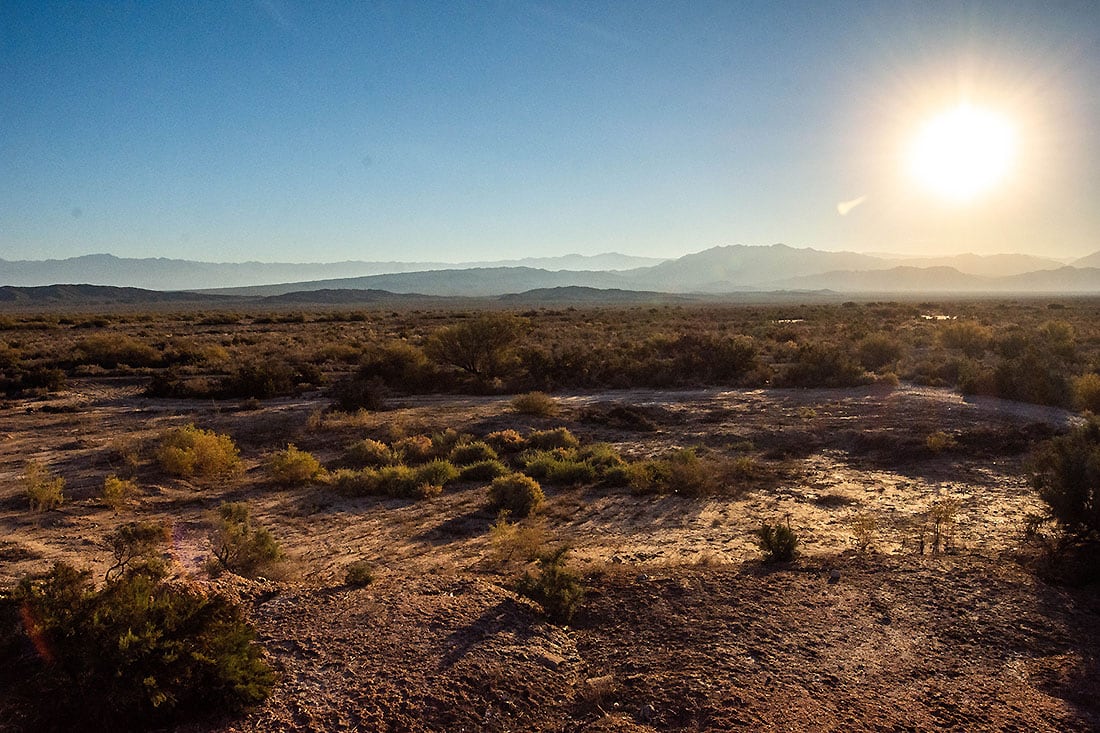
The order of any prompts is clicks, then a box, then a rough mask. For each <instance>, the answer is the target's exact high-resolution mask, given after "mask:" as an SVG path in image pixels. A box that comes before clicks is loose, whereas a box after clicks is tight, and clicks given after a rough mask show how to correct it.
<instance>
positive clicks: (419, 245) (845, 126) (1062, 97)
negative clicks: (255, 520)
mask: <svg viewBox="0 0 1100 733" xmlns="http://www.w3.org/2000/svg"><path fill="white" fill-rule="evenodd" d="M960 99H969V100H971V101H974V102H976V103H980V104H985V105H991V106H995V107H996V108H997V109H999V110H1002V111H1003V112H1004V113H1005V114H1007V115H1008V116H1009V118H1010V120H1011V121H1012V123H1013V124H1014V125H1015V127H1016V130H1017V138H1018V141H1019V147H1018V155H1017V158H1016V161H1015V163H1014V166H1013V169H1012V170H1011V171H1010V174H1009V176H1008V178H1006V179H1005V180H1004V181H1003V183H1002V184H1001V185H999V186H997V187H996V188H995V189H994V190H992V191H990V192H989V193H988V195H986V196H984V197H981V198H980V199H977V200H975V201H973V202H970V203H968V204H965V205H963V204H959V203H951V202H945V201H943V200H941V199H939V198H937V197H936V196H934V195H932V194H930V193H929V192H927V191H924V190H920V189H918V188H917V187H916V186H914V184H913V183H912V182H911V181H910V180H909V178H908V177H907V176H906V174H905V171H904V166H903V164H902V161H901V151H902V150H903V149H904V147H905V145H906V143H907V141H908V140H910V139H912V138H913V137H914V135H915V134H916V129H917V127H918V126H919V124H920V123H921V122H922V121H923V120H924V119H926V118H927V117H928V116H929V115H931V114H933V113H935V112H936V111H938V110H940V109H943V108H946V107H949V106H951V105H953V104H955V103H956V102H957V101H959V100H960ZM842 202H849V204H850V206H849V207H846V208H847V209H850V210H847V213H846V214H845V215H841V214H840V213H839V211H838V204H840V203H842ZM852 204H855V205H852ZM1098 234H1100V3H1098V2H1096V1H1095V0H1081V1H1078V2H1057V0H1051V1H1049V2H1042V3H1033V4H1032V3H1024V2H1011V1H1009V0H1003V1H998V2H987V3H975V2H934V1H932V0H922V1H921V2H914V3H908V2H902V1H901V0H882V1H881V2H825V1H821V0H815V1H814V2H809V1H798V2H786V3H784V2H734V1H733V0H728V1H726V2H716V3H710V2H702V1H701V0H697V1H691V2H688V1H683V2H660V3H657V2H642V1H641V0H639V2H628V1H626V0H624V1H622V2H610V3H600V2H543V1H541V0H538V1H536V0H526V1H525V0H498V1H495V2H494V1H491V0H490V1H486V2H440V3H432V2H407V3H404V2H402V3H397V2H393V3H391V2H365V1H364V2H346V3H329V2H314V1H313V0H308V1H307V0H302V1H298V0H256V1H249V0H222V1H219V2H157V1H153V0H150V1H143V2H96V1H95V0H89V1H87V2H73V3H55V2H46V1H45V0H31V1H29V2H17V1H16V0H0V258H4V259H44V258H60V257H69V256H74V255H79V254H88V253H94V252H109V253H112V254H116V255H119V256H127V257H182V258H187V259H199V260H212V261H244V260H262V261H290V262H304V261H338V260H344V259H362V260H391V259H397V260H443V261H463V260H466V261H469V260H480V259H501V258H513V257H522V256H546V255H558V254H565V253H571V252H578V253H582V254H595V253H599V252H607V251H618V252H623V253H628V254H637V255H650V256H661V257H676V256H679V255H682V254H685V253H688V252H695V251H699V250H702V249H706V248H708V247H712V246H715V245H720V244H772V243H775V242H784V243H786V244H789V245H791V246H796V247H815V248H818V249H831V250H838V249H848V250H856V251H868V252H906V253H913V254H941V253H951V252H957V251H973V252H978V253H992V252H1027V253H1033V254H1041V255H1052V256H1059V257H1072V256H1075V255H1078V256H1079V255H1085V254H1088V253H1090V252H1094V251H1096V250H1098V249H1100V236H1098Z"/></svg>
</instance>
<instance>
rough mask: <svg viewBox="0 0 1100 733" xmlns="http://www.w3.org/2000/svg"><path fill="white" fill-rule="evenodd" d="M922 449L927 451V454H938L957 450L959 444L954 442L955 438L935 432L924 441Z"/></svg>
mask: <svg viewBox="0 0 1100 733" xmlns="http://www.w3.org/2000/svg"><path fill="white" fill-rule="evenodd" d="M924 447H925V448H927V449H928V452H929V453H932V454H938V453H943V452H944V451H948V450H954V449H955V448H958V447H959V443H958V441H956V440H955V436H953V435H951V434H950V433H945V432H944V431H942V430H937V431H936V432H934V433H930V434H929V435H928V437H927V438H925V439H924Z"/></svg>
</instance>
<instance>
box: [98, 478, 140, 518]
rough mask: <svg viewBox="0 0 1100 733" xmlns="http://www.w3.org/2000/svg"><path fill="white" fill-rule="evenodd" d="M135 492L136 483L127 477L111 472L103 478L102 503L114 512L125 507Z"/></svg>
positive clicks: (136, 489)
mask: <svg viewBox="0 0 1100 733" xmlns="http://www.w3.org/2000/svg"><path fill="white" fill-rule="evenodd" d="M137 493H138V486H137V484H136V483H134V482H133V481H131V480H129V479H121V478H119V477H118V476H115V475H114V474H111V475H110V476H108V477H107V478H105V479H104V480H103V503H104V504H106V505H107V506H109V507H110V508H111V509H114V510H115V511H116V512H118V511H122V510H123V509H125V508H126V506H127V505H128V504H129V503H130V500H131V499H132V498H133V497H134V496H136V495H137Z"/></svg>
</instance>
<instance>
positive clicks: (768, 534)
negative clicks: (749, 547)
mask: <svg viewBox="0 0 1100 733" xmlns="http://www.w3.org/2000/svg"><path fill="white" fill-rule="evenodd" d="M756 539H757V545H758V546H759V547H760V550H761V551H762V552H763V553H764V560H765V561H767V562H786V561H787V560H793V559H794V556H795V555H796V554H797V553H798V537H797V535H795V533H794V530H792V529H791V526H790V522H789V521H788V522H787V523H786V524H783V523H779V522H777V523H776V524H768V523H767V522H762V523H761V524H760V529H758V530H756Z"/></svg>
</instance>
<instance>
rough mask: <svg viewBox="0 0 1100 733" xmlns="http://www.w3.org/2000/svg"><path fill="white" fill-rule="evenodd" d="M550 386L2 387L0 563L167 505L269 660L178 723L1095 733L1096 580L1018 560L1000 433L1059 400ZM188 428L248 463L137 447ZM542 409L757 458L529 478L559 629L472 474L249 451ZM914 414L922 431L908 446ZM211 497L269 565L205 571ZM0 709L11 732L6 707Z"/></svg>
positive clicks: (1034, 422)
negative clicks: (218, 436)
mask: <svg viewBox="0 0 1100 733" xmlns="http://www.w3.org/2000/svg"><path fill="white" fill-rule="evenodd" d="M556 398H557V400H558V403H559V405H560V408H561V409H560V412H559V414H558V415H556V416H554V417H532V416H529V415H524V414H519V413H517V412H515V411H513V410H512V409H511V408H510V398H509V397H497V396H493V397H462V396H430V397H429V396H425V397H408V398H394V399H392V400H391V404H390V406H389V407H390V409H386V410H381V411H376V412H371V413H362V414H359V415H342V414H338V413H336V414H334V413H326V412H324V408H325V407H326V406H327V404H328V402H327V400H326V399H325V398H324V397H322V396H321V395H320V394H319V393H307V394H305V395H302V396H298V397H292V398H285V399H275V400H268V401H264V402H263V403H260V404H259V405H258V406H257V405H256V404H255V403H254V404H250V405H241V404H239V403H237V402H229V401H226V402H212V401H209V400H207V401H201V400H199V401H188V400H165V399H152V398H148V397H144V396H142V394H141V388H140V386H139V385H138V384H137V382H136V381H135V382H127V381H126V380H113V379H88V380H74V381H73V382H72V383H71V384H70V385H69V388H68V389H67V390H65V391H63V392H59V393H55V394H52V395H50V396H49V397H48V398H34V399H30V398H27V399H11V400H8V401H7V402H5V403H4V404H3V407H2V410H0V419H2V422H0V438H2V442H0V487H2V489H0V490H2V492H3V493H2V494H0V528H2V534H0V561H2V562H0V583H2V584H5V585H6V584H9V583H11V582H12V581H14V580H15V579H17V578H18V577H20V576H21V575H23V574H25V573H28V572H34V571H40V570H44V569H46V568H47V567H49V565H50V564H51V563H52V562H53V561H55V560H67V561H69V562H72V563H74V564H76V565H79V566H83V567H90V568H92V569H93V570H95V571H96V572H98V573H100V574H102V572H103V571H104V570H105V569H106V567H107V566H108V564H109V560H110V553H109V551H108V550H107V548H106V545H105V542H104V538H105V536H106V534H107V533H108V532H109V531H110V530H111V529H112V528H114V527H117V526H118V525H119V524H120V523H122V522H125V521H131V520H134V519H152V518H161V519H164V520H167V521H168V522H170V524H171V527H172V538H173V540H172V556H173V559H174V561H175V567H176V569H177V573H178V574H179V575H181V576H183V577H186V578H190V579H191V580H192V581H193V582H197V583H203V584H211V585H213V586H215V587H217V588H219V589H220V590H221V591H223V592H226V593H230V594H233V595H235V596H237V597H239V598H240V599H241V600H242V601H243V602H244V603H245V605H246V607H247V609H248V614H249V616H250V618H251V619H252V621H253V622H254V623H255V625H256V627H257V629H258V631H259V634H260V641H261V643H262V644H263V646H264V647H265V649H266V650H267V654H268V657H269V660H270V662H271V663H272V665H273V666H274V667H275V669H276V670H277V671H278V673H279V682H278V684H277V687H276V689H275V692H274V694H273V696H272V697H271V699H270V700H268V702H267V703H265V704H264V705H262V706H261V707H259V708H256V709H254V710H252V711H250V712H248V713H246V714H245V715H244V716H242V717H239V718H237V719H233V720H224V721H212V722H211V721H207V722H205V723H202V724H195V725H192V726H190V727H188V728H186V730H196V731H197V730H226V731H229V730H236V731H252V730H301V731H307V730H347V731H354V730H358V731H373V730H393V731H402V730H446V731H460V730H468V731H474V730H517V731H518V730H592V731H636V730H637V731H642V730H723V729H733V730H739V729H744V730H837V731H852V730H884V731H910V730H914V731H915V730H928V731H932V730H959V731H972V730H1019V731H1088V730H1096V729H1100V694H1097V691H1098V690H1100V664H1098V656H1097V653H1098V651H1100V596H1098V594H1097V592H1096V589H1095V587H1092V588H1089V587H1085V588H1074V587H1070V586H1061V585H1052V584H1048V583H1046V582H1044V581H1043V580H1041V579H1040V578H1039V577H1038V576H1037V575H1036V573H1035V558H1034V553H1033V552H1032V551H1031V550H1029V548H1028V547H1026V546H1025V543H1024V541H1023V527H1024V520H1025V517H1026V516H1027V515H1028V514H1030V513H1034V512H1037V511H1039V510H1040V508H1041V505H1040V502H1039V500H1038V499H1037V497H1036V496H1035V495H1034V492H1033V491H1032V489H1031V488H1030V487H1029V484H1028V480H1027V475H1026V471H1025V470H1024V460H1025V458H1026V453H1027V451H1028V449H1029V448H1030V447H1031V446H1032V445H1033V444H1034V442H1035V441H1037V440H1041V439H1043V438H1045V437H1048V436H1050V435H1054V434H1056V433H1058V432H1060V431H1063V430H1064V429H1066V427H1068V426H1069V425H1070V424H1071V423H1072V421H1073V420H1074V419H1075V418H1074V416H1073V415H1072V414H1071V413H1069V412H1066V411H1063V410H1060V409H1057V408H1048V407H1038V406H1033V405H1024V404H1022V403H1015V402H1008V401H1003V400H998V399H995V398H963V397H961V396H959V395H958V394H957V393H955V392H953V391H949V390H945V389H933V388H924V387H912V386H905V385H903V386H901V387H898V388H890V387H888V386H881V385H880V386H869V387H858V388H846V389H807V390H782V389H768V390H740V391H728V390H694V391H646V390H632V391H609V392H599V393H572V394H559V395H556ZM186 423H195V424H196V425H198V426H200V427H203V428H211V429H215V430H217V431H219V432H224V433H228V434H229V435H231V436H232V437H233V438H234V440H235V441H236V442H237V444H238V445H239V446H240V448H241V455H242V458H243V460H244V463H245V465H246V471H245V472H244V474H243V475H241V476H239V477H235V478H232V479H227V480H217V481H204V482H194V483H193V482H189V481H185V480H181V479H174V478H170V477H168V476H166V475H165V474H163V473H162V472H160V471H159V470H158V469H157V468H156V467H155V466H153V465H152V462H151V461H150V460H149V459H148V455H149V446H150V445H152V444H153V442H154V441H155V439H156V436H157V435H159V434H160V433H161V432H162V431H163V430H165V429H166V428H168V427H170V426H176V425H183V424H186ZM557 426H565V427H568V428H569V430H570V431H572V432H573V433H574V434H576V435H577V436H578V437H579V438H581V439H582V441H584V442H595V441H603V442H608V443H611V444H612V445H614V446H615V447H616V448H618V449H619V450H620V451H621V452H622V453H623V454H624V455H625V456H628V457H632V458H640V457H644V456H648V455H659V454H661V453H662V452H664V451H667V450H668V449H669V448H671V447H677V446H679V447H697V449H698V451H699V452H700V454H701V455H705V456H716V457H729V458H733V457H739V456H745V457H750V458H751V459H752V463H753V465H754V466H755V467H756V469H758V470H756V471H755V472H754V473H753V475H752V476H749V477H747V478H746V479H745V480H744V482H743V485H734V486H730V487H729V488H728V490H727V491H724V492H722V493H720V494H716V495H712V496H708V497H701V498H700V497H684V496H680V495H677V494H665V495H635V494H633V493H631V492H630V491H629V490H628V489H609V488H593V487H581V488H569V489H560V488H554V487H545V488H546V489H547V499H548V500H547V503H546V506H545V508H544V510H543V511H542V513H541V515H540V518H539V519H536V520H529V522H528V526H529V527H530V528H531V531H532V533H533V534H534V535H537V536H540V537H541V539H542V541H543V542H544V543H545V544H546V545H547V546H551V545H556V544H559V543H568V544H569V545H570V546H571V547H572V548H573V550H572V554H571V564H572V566H573V567H574V568H575V569H577V570H578V571H579V572H580V573H582V574H583V575H584V577H585V582H586V585H587V587H588V588H589V591H588V595H587V596H586V598H585V600H584V602H583V604H582V605H581V607H580V610H579V611H578V613H577V615H576V616H575V617H574V619H573V621H572V623H571V624H570V625H568V626H558V625H553V624H550V623H549V622H547V621H546V620H544V619H543V618H542V616H541V615H540V613H539V609H538V608H537V606H535V605H534V604H533V603H532V602H530V601H528V600H527V599H524V598H522V597H520V596H517V594H516V593H515V592H514V590H513V584H514V581H515V578H516V576H517V574H518V573H520V572H522V570H523V567H524V565H523V562H522V561H520V560H517V559H516V558H514V557H513V558H509V557H506V556H505V555H506V553H505V552H503V550H502V548H501V547H500V546H499V545H498V544H495V543H494V540H493V539H492V534H491V533H490V531H489V528H490V525H491V524H492V522H493V521H494V515H493V513H492V512H491V511H490V510H489V509H488V507H487V500H486V489H485V484H484V483H483V482H482V483H478V482H460V483H457V484H453V485H451V486H448V488H447V489H446V490H445V491H444V492H443V494H442V495H440V496H437V497H434V498H432V499H428V500H421V501H411V500H398V499H386V498H375V497H365V498H349V497H346V496H342V495H340V494H337V493H335V492H334V491H333V490H332V489H331V488H330V487H327V486H324V485H309V486H305V487H297V488H287V487H285V486H280V485H278V484H276V483H274V482H273V481H272V480H271V479H269V478H268V477H267V474H266V472H265V469H264V462H265V459H266V456H267V455H268V454H270V453H271V452H272V451H274V450H277V449H280V448H283V447H285V446H286V444H287V443H288V442H293V443H295V444H297V445H298V447H300V448H302V449H305V450H308V451H311V452H313V453H314V455H316V456H317V457H318V458H319V459H321V461H322V462H324V463H327V464H330V465H335V464H337V463H338V462H339V461H340V456H341V455H342V454H343V452H344V450H345V449H346V447H347V446H348V445H349V444H350V443H351V442H353V441H355V440H357V439H361V438H363V437H368V436H369V437H378V438H389V437H395V436H400V435H409V434H418V433H430V432H433V431H438V430H442V429H444V428H454V429H456V430H459V431H462V432H466V433H470V434H473V435H475V436H482V435H485V434H487V433H489V432H492V431H495V430H501V429H507V428H513V429H516V430H518V431H519V432H520V433H524V434H526V433H527V432H529V431H531V430H533V429H545V428H552V427H557ZM937 433H940V434H942V435H943V436H946V437H947V438H948V440H946V441H941V442H939V443H936V442H935V441H929V436H930V435H933V434H937ZM135 456H136V457H137V464H136V468H135V469H134V470H135V471H136V473H135V478H136V480H137V481H138V483H139V485H140V486H141V487H142V496H141V497H140V498H139V499H138V500H137V501H136V502H135V503H134V504H133V506H132V508H130V509H127V510H124V511H122V512H118V513H116V512H113V511H112V510H110V509H108V508H107V507H105V506H104V505H103V504H102V502H101V501H100V499H99V493H100V489H101V487H102V485H103V480H104V477H105V476H106V475H108V474H110V473H112V472H114V471H118V470H120V468H121V463H122V462H123V461H126V460H130V461H131V462H132V461H133V460H134V457H135ZM127 457H128V458H127ZM31 459H34V460H38V461H39V462H41V463H43V464H45V465H47V466H48V467H49V468H50V470H52V471H54V472H55V473H57V474H58V475H60V476H63V477H64V478H65V480H66V493H67V501H66V503H65V504H64V505H63V506H61V507H60V508H59V509H57V510H53V511H49V512H46V513H44V514H32V513H30V512H28V511H27V502H26V499H25V497H24V496H23V495H22V492H21V489H20V488H19V482H18V477H19V475H20V474H21V472H22V471H23V467H24V465H25V463H26V461H28V460H31ZM226 499H232V500H235V501H247V502H248V503H249V504H250V505H251V506H252V508H253V511H254V513H255V515H256V517H257V518H258V519H259V520H260V521H261V522H262V523H263V524H264V525H265V526H267V527H268V528H269V529H270V530H271V531H272V533H273V534H274V535H275V537H276V538H277V540H278V541H279V542H280V543H281V545H282V546H283V548H284V549H285V550H286V551H287V553H288V555H289V556H290V561H289V563H288V564H287V567H286V568H285V572H283V573H282V574H281V576H280V577H279V578H277V579H257V580H245V579H243V578H238V577H236V576H233V575H223V576H221V577H220V578H218V579H216V580H211V579H209V578H208V577H207V574H206V573H205V571H204V570H203V565H204V562H205V560H206V558H207V557H208V556H209V553H210V547H209V539H208V532H209V527H210V518H211V513H212V510H213V509H214V508H215V507H216V506H217V505H218V504H219V503H220V502H221V501H224V500H226ZM945 502H946V503H947V505H950V506H956V507H957V509H955V510H953V511H952V512H951V515H950V517H948V521H947V522H946V523H945V524H944V525H943V527H942V530H943V532H944V536H943V537H941V541H942V546H938V547H937V548H936V549H937V551H936V552H935V553H933V552H932V546H931V545H932V544H933V542H932V540H931V538H930V536H929V534H928V532H929V529H928V527H929V525H928V516H929V514H928V513H929V511H930V510H931V509H932V508H933V507H935V506H943V505H945ZM762 521H769V522H777V521H782V522H789V524H790V526H791V527H792V529H794V530H795V532H796V533H797V535H798V538H799V541H800V551H801V555H800V557H799V558H798V559H796V560H795V561H793V562H791V563H778V564H765V563H763V562H762V560H761V555H760V551H759V550H758V549H757V547H756V540H755V537H754V535H753V530H754V529H755V528H757V527H758V526H759V525H760V523H761V522H762ZM355 560H367V561H369V562H370V563H371V565H372V566H373V568H374V575H375V580H374V582H373V583H372V584H370V585H367V586H365V587H361V588H352V587H349V586H346V585H345V584H344V572H345V569H346V567H347V566H348V565H349V564H350V563H351V562H352V561H355ZM0 713H2V716H0V720H2V721H5V722H4V724H5V725H6V726H7V727H9V728H12V729H18V728H19V720H20V718H19V714H18V711H12V710H10V709H4V706H3V704H0Z"/></svg>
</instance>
